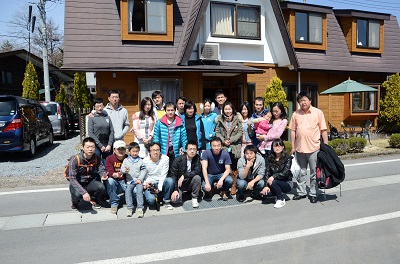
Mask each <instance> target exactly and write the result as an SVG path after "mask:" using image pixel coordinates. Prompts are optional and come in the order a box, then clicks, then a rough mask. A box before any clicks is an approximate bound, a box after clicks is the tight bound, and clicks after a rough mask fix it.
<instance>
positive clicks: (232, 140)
mask: <svg viewBox="0 0 400 264" xmlns="http://www.w3.org/2000/svg"><path fill="white" fill-rule="evenodd" d="M215 122H216V123H217V126H216V127H215V134H216V136H217V137H218V138H220V139H221V140H222V142H223V148H224V149H225V150H226V151H227V152H228V153H229V156H230V157H231V160H232V165H231V169H232V178H233V185H232V189H231V194H232V195H234V194H236V178H237V175H238V171H237V161H238V159H239V158H240V155H241V154H240V151H241V147H242V136H243V126H242V117H241V115H240V114H238V113H236V110H235V107H234V106H233V105H232V103H231V102H225V104H224V106H223V108H222V111H221V115H219V116H218V117H217V118H216V119H215Z"/></svg>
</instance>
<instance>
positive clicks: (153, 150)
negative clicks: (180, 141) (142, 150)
mask: <svg viewBox="0 0 400 264" xmlns="http://www.w3.org/2000/svg"><path fill="white" fill-rule="evenodd" d="M150 152H160V149H150Z"/></svg>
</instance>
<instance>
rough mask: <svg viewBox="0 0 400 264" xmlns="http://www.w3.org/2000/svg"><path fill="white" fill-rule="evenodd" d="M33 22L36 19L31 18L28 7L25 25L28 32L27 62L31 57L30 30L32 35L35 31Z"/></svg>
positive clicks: (30, 9)
mask: <svg viewBox="0 0 400 264" xmlns="http://www.w3.org/2000/svg"><path fill="white" fill-rule="evenodd" d="M35 22H36V17H35V16H33V17H32V6H31V5H30V6H29V13H28V23H27V25H26V29H27V30H28V51H29V54H28V60H29V59H30V56H31V29H32V33H33V31H34V30H35Z"/></svg>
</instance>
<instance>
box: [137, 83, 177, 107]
mask: <svg viewBox="0 0 400 264" xmlns="http://www.w3.org/2000/svg"><path fill="white" fill-rule="evenodd" d="M139 90H140V100H141V99H142V98H144V97H146V96H147V97H150V98H151V94H152V93H153V92H154V91H156V90H159V91H161V93H162V95H163V96H164V102H165V103H166V102H173V103H175V102H176V99H178V97H179V96H180V91H181V80H179V79H139Z"/></svg>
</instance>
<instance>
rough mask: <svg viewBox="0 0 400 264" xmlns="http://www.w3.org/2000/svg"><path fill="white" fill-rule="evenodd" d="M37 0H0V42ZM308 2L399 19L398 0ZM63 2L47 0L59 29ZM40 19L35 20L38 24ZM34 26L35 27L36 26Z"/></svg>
mask: <svg viewBox="0 0 400 264" xmlns="http://www.w3.org/2000/svg"><path fill="white" fill-rule="evenodd" d="M292 1H293V2H303V0H292ZM38 2H39V0H13V1H11V0H0V43H1V42H2V41H3V40H4V39H11V40H12V38H10V37H7V36H9V35H8V32H9V31H10V29H9V26H10V25H11V26H12V24H10V23H9V22H10V21H12V18H13V17H14V15H15V13H16V12H18V11H19V10H21V9H23V8H26V13H28V5H29V4H32V5H33V8H35V9H37V7H36V5H35V3H38ZM306 2H307V3H309V4H316V5H324V6H331V7H334V8H337V9H356V10H365V11H374V12H380V13H389V14H392V15H395V16H396V17H397V20H399V19H400V1H399V0H363V1H359V0H306ZM64 4H65V0H61V1H60V0H53V1H50V0H47V3H46V11H47V16H48V17H52V18H53V19H54V21H55V22H56V24H57V25H58V26H59V29H60V30H61V31H63V30H64ZM39 22H40V19H38V20H37V21H36V25H37V26H39V25H40V24H39ZM37 26H36V27H37Z"/></svg>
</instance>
